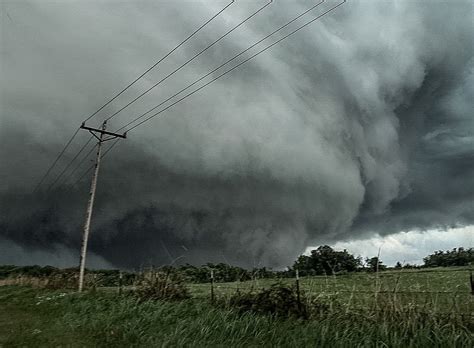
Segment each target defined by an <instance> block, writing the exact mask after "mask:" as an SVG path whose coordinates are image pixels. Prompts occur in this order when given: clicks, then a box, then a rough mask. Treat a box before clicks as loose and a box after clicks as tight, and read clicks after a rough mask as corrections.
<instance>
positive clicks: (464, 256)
mask: <svg viewBox="0 0 474 348" xmlns="http://www.w3.org/2000/svg"><path fill="white" fill-rule="evenodd" d="M423 261H424V265H423V266H424V267H447V266H467V265H469V264H470V263H474V249H473V248H469V249H464V248H462V247H459V248H454V249H452V250H446V251H442V250H438V251H435V252H434V253H433V254H431V255H428V256H426V257H425V258H423Z"/></svg>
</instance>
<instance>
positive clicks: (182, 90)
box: [117, 0, 325, 132]
mask: <svg viewBox="0 0 474 348" xmlns="http://www.w3.org/2000/svg"><path fill="white" fill-rule="evenodd" d="M324 1H325V0H322V1H320V2H319V3H317V4H316V5H314V6H312V7H311V8H309V9H308V10H306V11H304V12H302V13H301V14H299V15H298V16H296V17H295V18H293V19H292V20H290V21H289V22H287V23H286V24H284V25H282V26H281V27H279V28H278V29H276V30H274V31H273V32H271V33H270V34H268V35H266V36H265V37H263V38H262V39H260V40H258V41H257V42H255V43H254V44H252V45H251V46H249V47H247V48H246V49H245V50H243V51H242V52H240V53H238V54H237V55H235V56H233V57H232V58H230V59H228V60H227V61H226V62H224V63H222V64H221V65H219V66H218V67H217V68H215V69H213V70H212V71H210V72H209V73H207V74H206V75H203V76H201V77H200V78H199V79H197V80H196V81H194V82H193V83H191V84H190V85H188V86H187V87H185V88H183V89H181V90H180V91H178V92H177V93H175V94H173V95H172V96H171V97H169V98H168V99H166V100H164V101H163V102H161V103H160V104H158V105H155V106H154V107H153V108H151V109H149V110H148V111H146V112H145V113H143V114H141V115H140V116H138V117H136V118H135V119H133V120H132V121H130V122H129V123H127V124H125V125H124V126H122V127H121V128H119V129H118V130H117V132H118V131H121V130H122V129H125V128H126V127H128V126H129V125H131V124H132V123H134V122H136V121H137V120H139V119H141V118H143V117H145V116H146V115H148V114H149V113H150V112H152V111H153V110H155V109H157V108H159V107H160V106H162V105H163V104H165V103H166V102H168V101H170V100H171V99H173V98H174V97H176V96H177V95H179V94H181V93H182V92H184V91H186V90H187V89H189V88H190V87H192V86H194V85H195V84H197V83H198V82H200V81H202V80H203V79H205V78H206V77H208V76H209V75H211V74H213V73H214V72H216V71H217V70H219V69H220V68H222V67H223V66H225V65H227V64H228V63H230V62H232V61H234V60H235V59H236V58H238V57H240V56H241V55H242V54H244V53H246V52H248V51H249V50H251V49H252V48H254V47H255V46H257V45H259V44H260V43H262V42H263V41H265V40H266V39H268V38H269V37H271V36H273V35H274V34H276V33H277V32H279V31H280V30H282V29H284V28H286V27H287V26H289V25H290V24H291V23H293V22H295V21H296V20H298V19H299V18H301V17H303V16H304V15H305V14H307V13H308V12H310V11H312V10H314V9H315V8H316V7H318V6H319V5H321V4H322V3H324Z"/></svg>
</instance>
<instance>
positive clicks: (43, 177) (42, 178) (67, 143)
mask: <svg viewBox="0 0 474 348" xmlns="http://www.w3.org/2000/svg"><path fill="white" fill-rule="evenodd" d="M80 129H81V128H80V127H78V128H77V129H76V131H75V132H74V133H73V134H72V136H71V138H70V139H69V140H68V141H67V142H66V145H64V147H63V149H62V150H61V152H59V155H58V156H57V157H56V159H55V160H54V161H53V163H52V164H51V165H50V166H49V168H48V170H47V171H46V173H45V174H44V175H43V176H42V177H41V179H40V181H39V182H38V183H37V184H36V186H35V188H34V189H33V192H36V191H37V190H38V189H39V187H40V186H41V184H42V183H43V181H44V180H45V179H46V177H47V176H48V175H49V173H50V172H51V170H53V168H54V167H55V166H56V163H58V161H59V159H60V158H61V157H62V156H63V154H64V152H66V150H67V148H68V147H69V145H71V143H72V141H73V140H74V138H75V137H76V135H77V133H79V130H80Z"/></svg>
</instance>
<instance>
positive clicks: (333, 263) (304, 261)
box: [293, 245, 362, 275]
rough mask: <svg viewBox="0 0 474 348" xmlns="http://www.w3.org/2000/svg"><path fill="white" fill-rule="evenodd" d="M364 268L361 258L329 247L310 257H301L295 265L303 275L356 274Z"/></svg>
mask: <svg viewBox="0 0 474 348" xmlns="http://www.w3.org/2000/svg"><path fill="white" fill-rule="evenodd" d="M361 266H362V262H361V259H360V258H356V257H354V255H351V254H349V253H348V252H347V250H343V251H336V250H334V249H332V248H331V247H330V246H328V245H322V246H320V247H318V248H317V249H315V250H312V251H311V254H310V255H309V256H306V255H301V256H300V257H298V259H297V260H296V261H295V263H294V264H293V269H298V270H299V272H300V274H301V275H313V274H328V275H332V274H335V273H337V272H341V271H346V272H354V271H356V270H357V269H359V268H360V267H361Z"/></svg>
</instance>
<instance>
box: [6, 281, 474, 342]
mask: <svg viewBox="0 0 474 348" xmlns="http://www.w3.org/2000/svg"><path fill="white" fill-rule="evenodd" d="M354 277H355V278H353V280H352V284H363V283H364V282H363V281H360V282H359V279H357V277H358V275H356V276H354ZM349 278H350V277H349ZM318 279H319V278H318ZM363 279H365V278H363ZM363 279H362V280H363ZM369 279H370V278H369ZM313 281H314V279H313ZM318 281H319V280H318ZM336 281H337V282H340V283H341V284H340V286H343V284H346V283H347V284H346V285H347V286H350V284H351V281H350V279H348V280H341V279H336ZM308 282H311V279H305V280H303V281H302V283H304V284H305V287H308V286H309V285H308V284H309V283H308ZM387 284H388V283H387ZM406 285H407V286H411V285H410V284H409V283H407V284H406ZM368 286H370V285H368ZM420 286H421V285H420ZM450 286H453V285H450ZM469 303H470V302H469ZM472 325H473V323H472V318H470V317H467V316H461V315H458V314H456V313H455V312H454V311H453V312H452V313H451V314H449V315H436V314H432V315H426V314H424V313H423V312H422V311H417V310H412V311H409V312H396V311H390V310H387V311H374V310H371V309H369V308H366V309H365V310H362V311H353V310H350V311H348V310H347V307H339V308H337V309H335V310H333V311H329V312H327V313H325V314H322V315H319V316H317V317H315V318H313V319H311V320H306V321H304V320H298V319H276V318H272V317H269V316H263V315H255V314H252V313H245V314H238V313H236V312H235V311H233V310H231V309H228V308H221V307H216V306H213V305H211V304H210V303H209V302H208V301H207V300H206V299H204V298H197V299H196V298H194V299H191V300H186V301H182V302H160V301H155V302H152V301H148V302H140V301H138V300H137V299H136V298H134V297H132V296H122V297H119V296H117V294H115V293H113V292H98V293H95V294H92V293H84V294H77V293H72V292H69V293H65V292H61V291H50V290H42V289H33V288H28V287H19V286H4V287H0V346H1V347H52V346H54V347H55V346H62V347H65V346H66V347H96V346H101V347H133V346H140V347H157V346H158V347H203V346H212V347H222V346H228V347H257V346H264V347H274V346H276V347H469V346H472V339H471V337H472V336H471V334H472V332H471V331H470V330H472Z"/></svg>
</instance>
